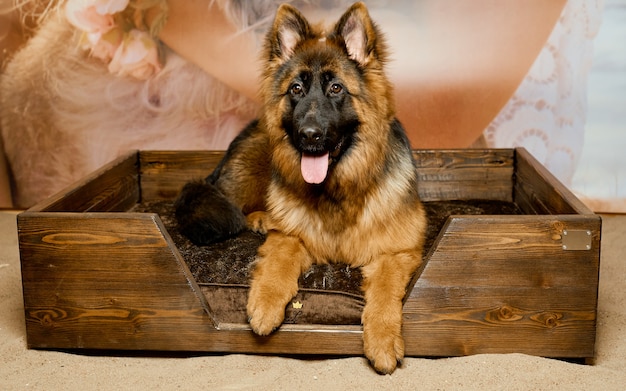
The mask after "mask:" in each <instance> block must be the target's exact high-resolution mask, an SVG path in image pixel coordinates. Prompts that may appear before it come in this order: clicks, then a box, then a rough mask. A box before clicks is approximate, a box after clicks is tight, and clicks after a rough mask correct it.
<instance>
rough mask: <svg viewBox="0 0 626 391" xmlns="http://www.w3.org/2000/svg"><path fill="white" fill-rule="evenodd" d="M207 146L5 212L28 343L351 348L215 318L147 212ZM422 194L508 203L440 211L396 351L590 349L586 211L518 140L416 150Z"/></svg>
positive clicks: (596, 221)
mask: <svg viewBox="0 0 626 391" xmlns="http://www.w3.org/2000/svg"><path fill="white" fill-rule="evenodd" d="M221 156H222V153H221V152H157V151H139V152H133V153H131V154H129V155H127V156H124V157H122V158H119V159H117V160H115V161H114V162H112V163H110V164H108V165H106V166H105V167H103V168H102V169H100V170H98V171H97V172H95V173H93V174H92V175H90V176H88V177H87V178H85V179H83V180H82V181H80V182H79V183H77V184H75V185H74V186H72V187H71V188H69V189H67V190H65V191H63V192H61V193H59V194H57V195H56V196H53V197H51V198H50V199H48V200H45V201H44V202H42V203H40V204H38V205H36V206H34V207H33V208H31V209H29V210H27V211H25V212H23V213H21V214H20V215H19V216H18V233H19V247H20V257H21V265H22V283H23V288H24V309H25V316H26V332H27V343H28V347H30V348H60V349H112V350H156V351H202V352H246V353H271V354H339V355H361V354H362V353H363V346H362V341H361V333H362V329H361V327H360V326H358V325H332V324H331V325H318V324H298V325H287V324H286V325H283V326H282V327H281V328H280V329H279V330H278V331H277V332H275V333H274V334H273V335H272V336H270V337H258V336H256V335H255V334H254V333H252V332H251V331H250V328H249V327H248V325H247V324H246V323H245V322H239V323H238V322H224V321H221V320H220V319H219V317H217V316H216V315H215V313H214V312H213V310H212V308H213V307H215V304H216V303H211V302H210V300H209V299H207V295H205V294H204V293H203V291H202V289H200V287H199V286H198V284H197V283H196V281H195V280H194V278H193V276H192V275H191V273H190V271H189V268H188V267H187V265H186V263H185V260H184V259H183V258H182V256H181V255H180V252H179V251H178V249H177V248H176V246H175V245H173V243H172V240H171V237H170V235H169V234H168V232H167V230H166V229H165V227H164V224H163V222H162V221H161V218H160V217H159V216H158V215H157V214H154V213H132V212H129V211H130V210H131V209H132V208H133V207H134V206H135V205H136V204H137V203H139V202H140V201H144V200H160V199H173V198H175V197H176V195H177V193H178V191H179V190H180V188H181V187H182V185H183V184H184V183H185V182H186V181H188V180H189V179H191V178H198V177H204V176H206V175H207V174H208V173H209V171H210V170H211V168H212V167H213V166H214V165H215V164H216V162H217V161H218V160H219V159H220V157H221ZM415 157H416V160H417V164H418V170H419V176H420V178H421V182H420V194H421V196H422V199H423V200H424V201H436V200H455V199H461V200H463V199H487V200H496V201H507V202H513V203H515V204H516V205H517V207H519V208H520V209H521V210H522V211H523V215H489V216H487V215H482V216H470V215H455V216H450V217H449V218H448V219H447V221H446V223H445V225H444V227H443V229H442V230H441V231H440V232H439V235H438V236H437V238H436V240H435V242H434V245H433V246H432V248H430V250H429V251H428V253H427V255H426V257H425V267H424V268H423V269H422V271H421V275H419V276H416V277H418V278H417V279H416V283H415V285H414V287H413V290H412V291H411V292H410V293H409V294H408V295H407V298H406V301H405V305H404V328H403V333H404V338H405V342H406V354H407V355H408V356H459V355H469V354H476V353H509V352H519V353H527V354H532V355H539V356H547V357H560V358H590V357H593V355H594V343H595V331H596V319H597V318H596V308H597V291H598V271H599V259H600V231H601V219H600V217H599V216H597V215H595V214H593V212H592V211H590V210H589V209H588V208H587V207H585V206H584V204H582V203H581V202H580V201H579V200H578V199H576V197H575V196H574V195H573V194H572V193H570V192H569V191H568V190H567V189H566V188H565V187H564V186H563V185H561V184H560V183H559V182H558V181H557V180H556V179H555V178H554V177H553V176H552V175H551V174H550V173H549V172H547V170H545V169H544V168H543V167H542V166H541V165H540V164H538V162H537V161H536V160H535V159H534V158H533V157H532V156H531V155H530V154H529V153H528V152H526V151H525V150H524V149H501V150H500V149H498V150H450V151H416V152H415Z"/></svg>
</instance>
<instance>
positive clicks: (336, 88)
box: [329, 83, 343, 94]
mask: <svg viewBox="0 0 626 391" xmlns="http://www.w3.org/2000/svg"><path fill="white" fill-rule="evenodd" d="M329 91H330V92H331V93H332V94H338V93H340V92H341V91H343V87H342V86H341V84H337V83H333V84H331V85H330V89H329Z"/></svg>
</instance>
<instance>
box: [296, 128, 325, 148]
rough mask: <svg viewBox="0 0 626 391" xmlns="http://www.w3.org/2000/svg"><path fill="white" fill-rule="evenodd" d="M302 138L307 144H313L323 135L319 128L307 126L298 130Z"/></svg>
mask: <svg viewBox="0 0 626 391" xmlns="http://www.w3.org/2000/svg"><path fill="white" fill-rule="evenodd" d="M300 133H301V134H302V140H303V141H304V142H305V143H307V144H315V143H317V142H319V141H320V140H321V139H322V136H323V135H324V134H323V132H322V131H321V130H320V129H319V128H314V127H307V128H304V129H303V130H301V131H300Z"/></svg>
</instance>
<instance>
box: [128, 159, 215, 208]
mask: <svg viewBox="0 0 626 391" xmlns="http://www.w3.org/2000/svg"><path fill="white" fill-rule="evenodd" d="M223 155H224V152H222V151H176V152H171V151H141V152H140V154H139V160H140V163H139V165H140V172H141V190H142V199H143V200H161V199H163V200H172V199H175V198H176V196H177V195H178V193H179V192H180V190H181V188H182V187H183V186H184V185H185V183H187V182H188V181H190V180H195V179H204V178H206V177H207V176H208V175H209V174H210V173H211V172H212V171H213V169H214V168H215V166H216V165H217V164H218V163H219V161H220V160H221V159H222V156H223Z"/></svg>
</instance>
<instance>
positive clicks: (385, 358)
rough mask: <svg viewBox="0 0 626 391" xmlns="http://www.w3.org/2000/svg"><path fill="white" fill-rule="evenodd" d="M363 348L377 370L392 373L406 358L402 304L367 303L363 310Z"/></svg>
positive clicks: (382, 372)
mask: <svg viewBox="0 0 626 391" xmlns="http://www.w3.org/2000/svg"><path fill="white" fill-rule="evenodd" d="M362 321H363V349H364V350H365V356H366V357H367V358H368V359H369V361H370V363H371V364H372V367H373V368H374V369H375V370H376V372H378V373H381V374H389V373H392V372H393V371H394V370H395V369H396V367H397V366H398V364H401V363H402V359H403V358H404V339H403V338H402V304H401V303H398V305H390V304H389V303H388V304H387V306H385V307H379V306H377V305H367V304H366V305H365V308H364V310H363V318H362Z"/></svg>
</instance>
